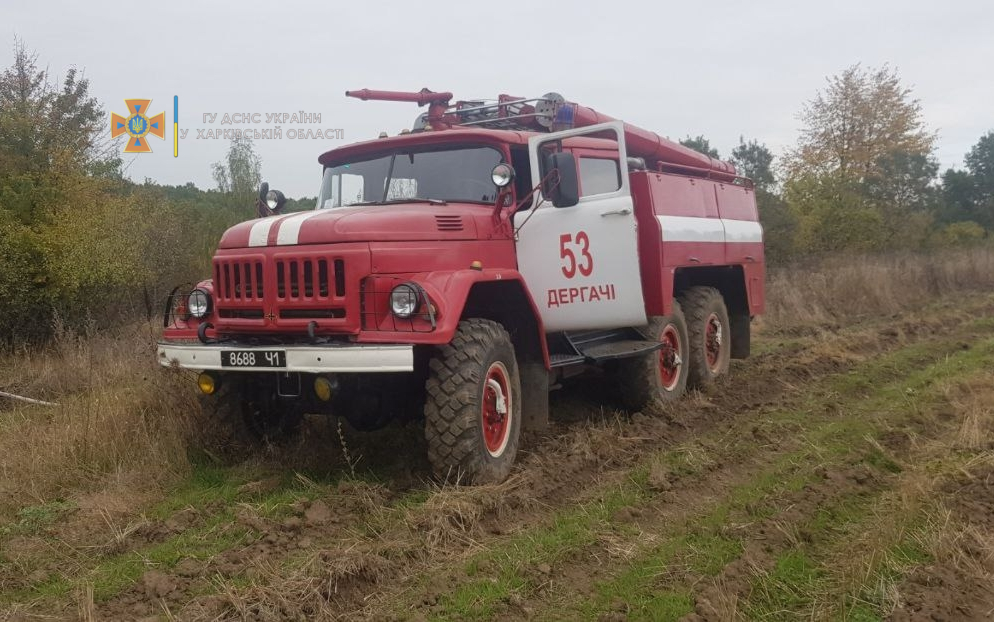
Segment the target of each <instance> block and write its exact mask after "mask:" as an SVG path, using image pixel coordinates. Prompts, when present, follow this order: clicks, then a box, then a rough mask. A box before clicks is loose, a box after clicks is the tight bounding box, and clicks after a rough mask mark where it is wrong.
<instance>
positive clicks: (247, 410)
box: [239, 382, 304, 443]
mask: <svg viewBox="0 0 994 622" xmlns="http://www.w3.org/2000/svg"><path fill="white" fill-rule="evenodd" d="M239 407H240V409H241V415H242V419H243V421H244V422H245V429H246V430H248V433H249V434H250V435H251V436H252V438H253V439H254V440H257V441H262V442H264V443H277V442H280V441H284V440H287V439H288V438H292V437H293V436H295V435H296V434H297V432H299V431H300V423H301V422H302V421H303V419H304V417H303V415H302V414H301V413H300V411H299V410H297V409H296V408H294V407H293V405H291V404H287V403H284V402H283V401H281V400H280V398H279V397H277V395H276V391H275V390H274V389H273V388H272V387H269V386H266V385H265V384H262V383H251V382H245V383H243V384H242V390H241V395H240V403H239Z"/></svg>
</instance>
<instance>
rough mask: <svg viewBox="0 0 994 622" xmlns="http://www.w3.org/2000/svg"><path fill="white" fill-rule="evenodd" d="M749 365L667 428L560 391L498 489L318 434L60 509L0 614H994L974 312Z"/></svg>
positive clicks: (587, 392) (981, 342)
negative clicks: (174, 481)
mask: <svg viewBox="0 0 994 622" xmlns="http://www.w3.org/2000/svg"><path fill="white" fill-rule="evenodd" d="M754 351H755V352H756V354H755V355H754V356H753V357H752V358H751V359H749V360H746V361H741V362H734V363H733V367H732V375H731V379H730V380H729V381H727V382H726V383H724V384H723V385H721V386H718V387H715V388H714V389H713V390H710V391H709V392H708V393H706V394H698V395H692V396H689V397H688V398H687V399H685V400H684V401H682V402H681V403H679V404H677V405H676V406H674V407H673V408H671V409H669V410H668V411H666V412H652V413H640V414H635V415H632V416H630V417H628V416H624V415H621V414H619V413H617V412H615V411H614V410H612V409H611V408H610V407H609V406H604V405H602V404H601V402H600V401H599V395H600V387H598V383H597V382H596V381H594V382H591V381H584V382H583V383H582V384H577V385H576V386H572V387H566V389H565V390H562V391H559V392H557V393H555V394H554V396H553V412H554V416H555V421H556V424H555V426H554V427H553V429H552V431H551V432H550V433H548V434H545V435H542V436H536V437H531V438H528V439H527V440H526V442H525V443H524V449H525V451H524V453H523V454H521V455H520V464H519V466H518V467H517V468H516V470H515V471H514V474H513V476H512V477H511V479H510V480H508V481H507V482H506V483H504V484H502V485H499V486H490V487H479V488H462V487H453V486H447V487H437V486H435V485H433V484H431V483H430V482H429V481H428V479H427V478H428V469H427V465H426V464H425V461H424V459H423V457H422V456H423V454H424V447H423V445H422V443H421V441H420V440H419V438H420V434H419V432H418V430H417V429H416V426H414V427H411V428H410V429H407V430H397V429H394V430H386V431H383V432H380V433H376V434H371V435H361V434H358V433H354V432H351V431H349V430H347V429H345V430H343V429H341V428H339V427H338V426H337V424H336V423H335V422H328V421H323V420H315V421H309V422H308V425H307V427H306V430H305V434H304V437H303V438H302V439H300V441H299V442H296V443H294V444H292V445H288V446H283V447H278V448H272V449H271V450H270V451H268V452H267V453H266V455H264V456H262V457H253V458H241V459H236V460H233V459H231V458H230V457H218V456H216V455H207V454H205V455H202V456H199V457H198V459H197V463H196V465H195V467H194V469H193V472H192V474H191V475H190V476H189V477H188V478H187V479H186V480H185V481H183V482H182V483H181V484H180V485H179V486H177V487H176V488H174V489H172V490H169V491H166V492H165V493H163V494H159V495H146V496H135V495H134V494H129V492H128V491H129V486H128V482H127V481H118V482H116V483H108V485H107V486H104V487H102V488H101V489H100V490H99V491H98V492H95V493H94V492H90V493H87V494H85V495H77V494H74V493H73V491H71V490H69V491H65V494H64V495H62V496H61V497H60V498H59V499H57V500H48V499H46V500H45V501H44V503H41V504H39V505H34V506H25V507H24V508H23V509H22V510H21V511H20V513H19V514H18V520H17V521H16V522H13V523H11V524H9V525H6V526H4V527H2V530H0V538H2V539H0V544H2V550H0V589H2V592H0V611H2V612H3V613H2V614H0V617H2V618H3V619H12V620H19V619H34V617H35V616H43V615H44V616H55V617H56V618H70V619H73V618H82V619H97V620H108V619H141V618H149V619H181V620H200V619H203V620H207V619H212V620H213V619H245V620H272V619H315V618H316V619H349V620H354V619H410V620H422V619H448V620H466V619H478V620H489V619H502V620H503V619H536V620H552V619H561V620H577V619H590V620H676V619H686V620H728V619H737V618H745V619H784V620H787V619H800V618H804V619H854V620H875V619H887V618H891V619H895V620H913V619H939V620H942V619H946V620H965V619H977V620H982V619H991V616H992V615H994V580H992V572H994V425H992V424H994V413H992V408H994V298H992V297H989V296H988V297H978V296H974V297H970V298H967V299H965V300H959V301H956V302H955V303H953V302H949V303H945V304H942V305H939V306H934V307H931V308H928V309H927V310H924V311H921V312H917V313H908V314H903V315H899V316H896V317H889V318H872V319H867V320H864V321H861V322H858V323H854V324H853V325H850V326H845V327H832V326H829V327H826V326H821V327H812V328H810V329H804V330H797V331H796V332H794V333H792V334H760V336H759V337H758V339H757V340H756V344H755V348H754ZM9 430H10V428H3V427H0V433H6V432H7V431H9Z"/></svg>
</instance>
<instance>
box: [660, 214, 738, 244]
mask: <svg viewBox="0 0 994 622" xmlns="http://www.w3.org/2000/svg"><path fill="white" fill-rule="evenodd" d="M656 218H658V219H659V226H660V227H661V228H662V230H663V242H724V241H725V227H724V226H722V224H721V219H719V218H697V217H694V216H656Z"/></svg>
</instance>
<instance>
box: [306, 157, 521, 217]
mask: <svg viewBox="0 0 994 622" xmlns="http://www.w3.org/2000/svg"><path fill="white" fill-rule="evenodd" d="M502 161H503V157H502V156H501V153H500V151H498V150H497V149H494V148H492V147H460V148H457V149H442V150H439V149H437V148H436V149H434V150H431V151H428V150H427V149H421V150H419V149H416V148H415V149H413V150H410V149H409V150H402V151H394V152H390V153H387V154H382V155H379V156H375V157H373V158H370V159H365V160H358V161H355V162H348V163H346V164H339V165H338V166H334V167H328V168H326V169H325V170H324V179H323V181H322V182H321V193H320V194H319V195H318V209H323V208H329V207H342V206H346V205H356V204H358V203H364V204H366V203H388V202H399V201H404V200H413V199H422V200H433V201H467V202H472V203H493V202H494V201H496V200H497V192H498V188H497V187H496V186H494V183H493V181H492V180H491V175H490V172H491V171H492V170H493V168H494V166H496V165H497V164H499V163H500V162H502Z"/></svg>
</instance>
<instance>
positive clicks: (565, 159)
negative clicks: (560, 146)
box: [542, 151, 580, 207]
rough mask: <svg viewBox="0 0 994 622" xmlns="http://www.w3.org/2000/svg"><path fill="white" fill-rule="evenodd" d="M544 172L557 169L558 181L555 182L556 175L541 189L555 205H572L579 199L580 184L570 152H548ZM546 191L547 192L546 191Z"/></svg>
mask: <svg viewBox="0 0 994 622" xmlns="http://www.w3.org/2000/svg"><path fill="white" fill-rule="evenodd" d="M545 171H546V174H548V173H549V172H552V171H559V175H558V178H559V183H555V179H556V176H553V178H552V182H550V183H549V184H548V186H549V187H548V188H543V189H542V194H544V195H545V196H547V197H548V198H549V199H550V200H551V201H552V204H553V205H554V206H555V207H573V206H574V205H576V204H577V203H578V202H579V201H580V184H579V182H578V181H577V178H576V162H575V161H574V160H573V154H572V153H563V152H561V151H559V152H556V153H550V154H549V155H548V156H546V165H545ZM546 191H548V192H546Z"/></svg>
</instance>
